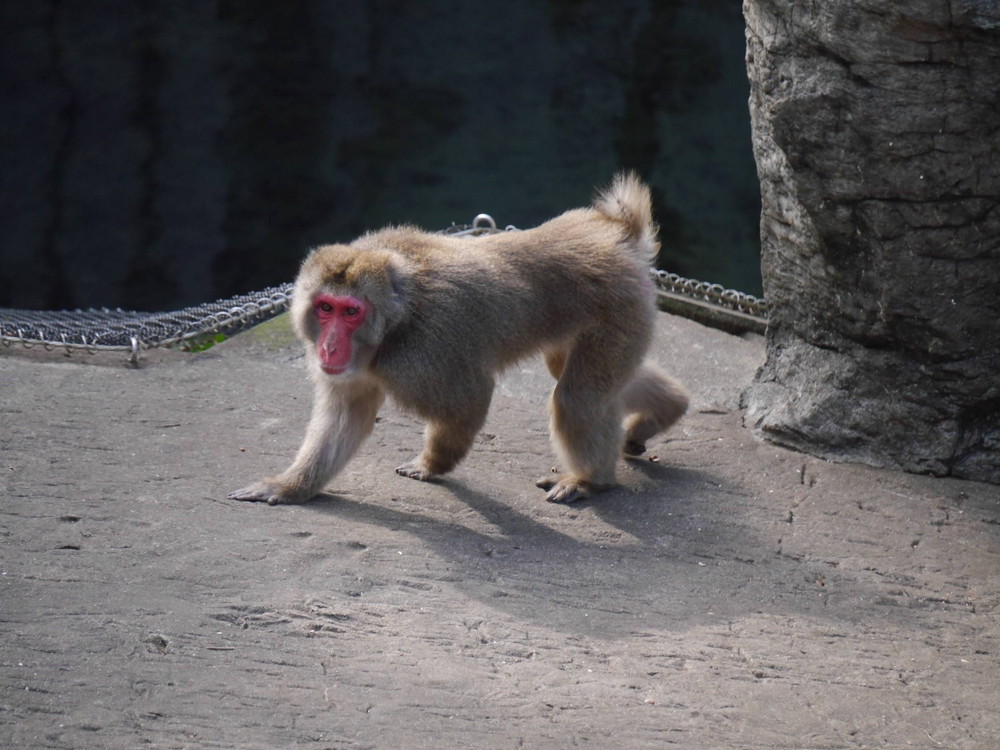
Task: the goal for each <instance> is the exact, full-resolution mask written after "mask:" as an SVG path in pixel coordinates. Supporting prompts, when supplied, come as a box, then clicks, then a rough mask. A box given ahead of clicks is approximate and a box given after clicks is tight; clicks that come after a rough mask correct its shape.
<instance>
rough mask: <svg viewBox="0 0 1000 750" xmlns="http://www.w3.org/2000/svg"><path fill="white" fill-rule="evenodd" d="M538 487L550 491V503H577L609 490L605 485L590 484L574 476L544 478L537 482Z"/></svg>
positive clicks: (546, 497) (547, 498)
mask: <svg viewBox="0 0 1000 750" xmlns="http://www.w3.org/2000/svg"><path fill="white" fill-rule="evenodd" d="M535 486H536V487H541V488H542V489H543V490H548V494H547V495H546V496H545V500H546V501H547V502H550V503H563V504H569V503H575V502H576V501H577V500H583V499H584V498H586V497H590V496H591V495H594V494H597V493H598V492H600V491H601V490H605V489H607V487H606V486H604V485H597V484H594V483H593V482H588V481H586V480H584V479H580V478H579V477H575V476H573V475H572V474H562V475H559V476H554V477H542V478H541V479H539V480H538V481H537V482H535Z"/></svg>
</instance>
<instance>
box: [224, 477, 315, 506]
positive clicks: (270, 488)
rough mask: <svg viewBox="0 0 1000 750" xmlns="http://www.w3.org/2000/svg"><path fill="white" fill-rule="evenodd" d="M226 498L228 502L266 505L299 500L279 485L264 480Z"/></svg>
mask: <svg viewBox="0 0 1000 750" xmlns="http://www.w3.org/2000/svg"><path fill="white" fill-rule="evenodd" d="M227 497H229V499H230V500H241V501H243V502H248V503H267V504H268V505H278V504H279V503H295V502H299V498H297V497H294V496H293V495H291V494H290V493H288V492H287V491H285V490H284V488H283V487H281V485H278V484H275V483H274V482H268V481H267V480H266V479H265V480H262V481H260V482H255V483H254V484H251V485H250V486H249V487H244V488H243V489H239V490H236V491H235V492H230V493H229V495H228V496H227Z"/></svg>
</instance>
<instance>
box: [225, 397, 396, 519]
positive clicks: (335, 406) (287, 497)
mask: <svg viewBox="0 0 1000 750" xmlns="http://www.w3.org/2000/svg"><path fill="white" fill-rule="evenodd" d="M383 398H384V396H383V393H382V391H381V390H380V389H379V388H377V387H375V386H372V385H369V384H348V385H344V386H338V385H331V384H330V383H328V382H326V381H320V382H319V383H317V386H316V398H315V400H314V402H313V410H312V417H311V418H310V420H309V428H308V429H307V430H306V437H305V440H304V441H303V443H302V447H301V448H299V452H298V455H296V457H295V461H294V462H293V463H292V465H291V466H290V467H288V469H286V470H285V471H284V472H282V473H281V474H279V475H278V476H276V477H269V478H266V479H262V480H261V481H259V482H256V483H255V484H252V485H250V486H249V487H244V488H243V489H240V490H236V491H235V492H232V493H230V494H229V497H230V499H232V500H247V501H256V502H266V503H268V504H269V505H277V504H278V503H296V502H303V501H305V500H308V499H310V498H311V497H313V496H314V495H316V494H317V493H318V492H319V491H320V490H322V489H323V487H324V486H325V485H326V483H327V482H329V481H330V479H332V478H333V477H334V476H336V475H337V474H338V473H339V472H340V471H341V469H343V468H344V466H345V465H346V464H347V462H348V461H350V460H351V458H352V457H353V456H354V454H355V452H356V451H357V449H358V446H360V445H361V443H362V442H363V441H364V439H365V438H366V437H368V435H369V434H371V431H372V428H373V427H374V426H375V417H376V415H377V414H378V409H379V407H380V406H381V405H382V401H383Z"/></svg>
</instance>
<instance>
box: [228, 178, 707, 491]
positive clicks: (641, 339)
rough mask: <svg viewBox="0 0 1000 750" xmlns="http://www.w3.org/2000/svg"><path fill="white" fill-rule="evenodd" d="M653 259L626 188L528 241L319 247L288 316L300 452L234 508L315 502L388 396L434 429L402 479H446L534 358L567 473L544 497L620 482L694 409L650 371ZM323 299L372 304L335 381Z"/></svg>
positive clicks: (510, 237) (631, 185)
mask: <svg viewBox="0 0 1000 750" xmlns="http://www.w3.org/2000/svg"><path fill="white" fill-rule="evenodd" d="M658 249H659V244H658V242H657V240H656V227H655V225H653V223H652V217H651V210H650V198H649V191H648V189H647V188H646V187H645V186H644V185H643V184H642V183H641V182H640V181H639V180H638V179H637V178H636V177H635V176H633V175H620V176H619V177H617V178H616V179H615V182H614V183H613V184H612V186H611V188H609V189H608V190H607V191H606V192H604V193H602V194H601V195H600V196H599V197H598V198H597V200H596V201H595V203H594V206H593V207H592V208H582V209H576V210H572V211H567V212H566V213H564V214H562V215H561V216H558V217H556V218H555V219H552V220H551V221H548V222H546V223H545V224H542V225H541V226H539V227H537V228H535V229H530V230H525V231H522V232H504V233H501V234H494V235H488V236H483V237H478V238H456V237H449V236H442V235H436V234H428V233H425V232H421V231H419V230H417V229H414V228H411V227H399V228H390V229H384V230H382V231H379V232H374V233H371V234H367V235H365V236H363V237H361V238H359V239H357V240H355V241H354V242H352V243H351V244H349V245H327V246H323V247H320V248H317V249H316V250H314V251H313V252H312V253H311V254H310V255H309V257H308V258H307V259H306V260H305V262H304V263H303V265H302V269H301V271H300V273H299V277H298V279H297V280H296V283H295V292H294V295H293V303H292V318H293V321H294V324H295V328H296V332H297V333H298V335H299V337H300V338H301V339H302V340H303V341H304V342H305V343H306V351H307V356H308V358H309V363H310V370H311V372H312V375H313V379H314V381H315V383H316V401H315V404H314V409H313V416H312V419H311V421H310V425H309V429H308V431H307V432H306V437H305V441H304V443H303V445H302V448H301V449H300V450H299V454H298V456H297V457H296V459H295V462H294V463H293V464H292V466H291V467H290V468H289V469H287V470H286V471H285V472H283V473H282V474H280V475H278V476H277V477H273V478H270V479H265V480H262V481H261V482H258V483H257V484H255V485H251V486H250V487H247V488H244V489H242V490H238V491H236V492H234V493H232V495H231V497H234V498H236V499H240V500H266V501H268V502H270V503H277V502H291V501H298V500H305V499H308V498H309V497H311V496H312V495H314V494H315V493H317V492H319V491H320V490H321V489H322V488H323V486H324V485H325V484H326V483H327V482H328V481H329V480H330V479H331V478H332V477H333V476H334V475H336V473H337V472H339V471H340V470H341V469H342V468H343V466H344V465H345V464H346V463H347V461H349V460H350V458H351V457H352V456H353V455H354V452H355V451H356V449H357V448H358V446H359V445H360V444H361V442H362V441H363V440H364V438H365V437H366V436H367V435H368V434H369V433H370V432H371V429H372V427H373V425H374V422H375V415H376V413H377V411H378V408H379V406H380V405H381V403H382V400H383V397H384V394H386V393H388V394H389V395H391V396H392V397H393V398H394V399H395V400H396V401H397V402H398V403H399V404H401V405H402V406H403V407H404V408H406V409H408V410H411V411H412V412H414V413H416V414H417V415H419V416H420V417H422V418H423V419H425V420H426V422H427V434H426V442H425V447H424V450H423V452H422V453H421V454H420V455H419V456H418V457H417V458H415V459H414V460H413V461H412V462H410V463H408V464H405V465H403V466H401V467H399V468H398V469H397V472H399V473H400V474H402V475H404V476H408V477H413V478H415V479H429V478H431V477H433V476H435V475H438V474H443V473H445V472H447V471H450V470H451V469H452V468H454V466H455V465H456V464H457V463H458V462H459V461H461V460H462V458H464V457H465V455H466V453H467V452H468V451H469V448H470V447H471V445H472V442H473V440H474V438H475V436H476V434H477V433H478V431H479V429H480V427H482V424H483V422H484V421H485V419H486V414H487V411H488V409H489V405H490V399H491V396H492V393H493V384H494V377H495V375H496V373H497V372H498V371H501V370H502V369H503V368H505V367H507V366H509V365H511V364H513V363H515V362H516V361H518V360H519V359H521V358H523V357H526V356H529V355H532V354H535V353H537V352H540V351H541V352H543V353H544V354H545V358H546V363H547V365H548V367H549V369H550V371H551V372H552V374H553V376H555V377H556V378H557V380H558V382H557V383H556V387H555V389H554V391H553V393H552V398H551V402H550V409H551V427H552V435H553V441H554V444H555V447H556V450H557V451H558V452H559V454H560V456H561V459H562V461H563V463H564V464H565V466H566V469H567V473H566V474H564V475H561V476H558V477H551V478H548V479H546V480H543V481H542V482H540V483H539V485H540V486H543V487H545V488H546V489H548V490H549V492H548V495H547V499H549V500H550V501H556V502H570V501H572V500H575V499H578V498H580V497H584V496H586V495H588V494H590V493H592V492H595V491H599V490H601V489H603V488H606V487H609V486H611V485H613V484H614V481H615V463H616V461H617V459H618V457H619V456H620V454H621V452H622V449H623V445H624V448H625V450H626V452H628V453H636V452H641V451H642V449H643V447H644V444H645V442H646V441H647V440H648V439H649V438H651V437H652V436H653V435H655V434H656V433H658V432H661V431H663V430H665V429H667V428H668V427H669V426H670V425H671V424H673V423H674V422H675V421H677V419H678V418H680V416H681V415H682V414H683V413H684V411H685V409H686V408H687V396H686V394H685V393H684V390H683V388H682V387H681V386H680V385H679V384H677V383H676V382H675V381H673V380H672V379H670V378H669V377H667V376H666V375H664V374H662V373H660V372H659V371H658V370H656V369H655V368H653V367H651V366H650V365H646V364H643V358H644V356H645V353H646V350H647V349H648V347H649V342H650V338H651V335H652V329H653V319H654V316H655V314H656V313H655V306H654V295H653V288H652V284H651V282H650V280H649V274H648V267H649V262H650V260H651V259H652V258H653V257H654V256H655V255H656V252H657V250H658ZM319 293H325V294H332V295H349V296H353V297H355V298H359V299H362V300H365V301H366V302H369V303H370V304H371V306H372V312H371V314H370V315H369V316H368V318H366V319H365V321H364V323H363V324H362V325H361V327H360V328H358V330H357V331H356V332H355V333H354V334H353V337H352V360H351V364H350V367H349V369H348V370H347V371H346V372H344V373H343V374H341V375H336V376H331V375H328V374H326V373H324V372H323V371H322V370H321V369H320V367H319V363H318V361H317V355H316V352H315V350H314V347H313V342H314V341H315V340H316V338H317V335H318V332H319V324H318V322H317V320H316V316H315V315H314V313H313V307H312V305H313V299H314V298H315V297H316V295H317V294H319ZM626 414H627V415H628V419H627V422H626V430H627V432H626V433H624V434H623V427H622V420H623V417H624V416H625V415H626Z"/></svg>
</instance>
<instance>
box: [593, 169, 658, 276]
mask: <svg viewBox="0 0 1000 750" xmlns="http://www.w3.org/2000/svg"><path fill="white" fill-rule="evenodd" d="M594 208H595V209H596V210H597V211H598V213H600V214H601V215H602V216H604V217H605V218H607V219H610V220H611V221H614V222H616V223H618V224H620V225H621V226H622V228H623V230H624V232H625V238H626V240H628V241H629V243H630V244H631V245H632V247H633V248H634V249H635V251H636V253H638V254H639V255H641V256H642V257H643V259H645V260H648V261H649V262H652V261H653V259H654V258H655V257H656V254H657V253H658V252H659V251H660V242H659V240H658V239H657V236H656V235H657V232H658V230H659V227H657V226H656V224H655V223H654V222H653V200H652V197H651V195H650V192H649V188H648V187H647V186H646V185H645V184H644V183H643V182H642V180H640V179H639V176H638V175H637V174H636V173H635V172H619V173H618V174H617V175H615V178H614V180H613V181H612V182H611V187H609V188H608V189H607V190H605V191H603V192H601V193H600V194H599V195H598V196H597V198H596V199H595V200H594Z"/></svg>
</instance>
